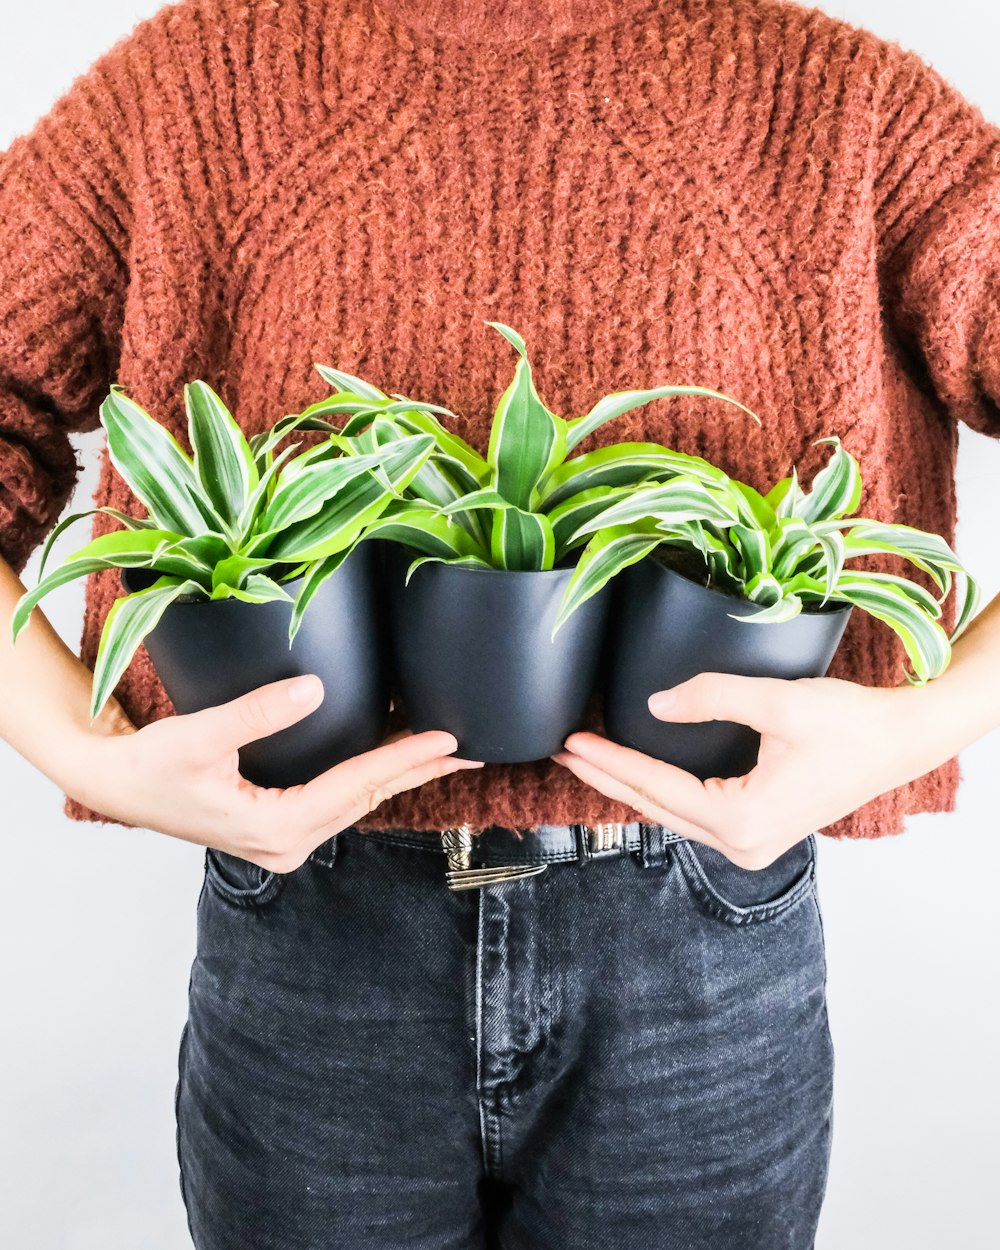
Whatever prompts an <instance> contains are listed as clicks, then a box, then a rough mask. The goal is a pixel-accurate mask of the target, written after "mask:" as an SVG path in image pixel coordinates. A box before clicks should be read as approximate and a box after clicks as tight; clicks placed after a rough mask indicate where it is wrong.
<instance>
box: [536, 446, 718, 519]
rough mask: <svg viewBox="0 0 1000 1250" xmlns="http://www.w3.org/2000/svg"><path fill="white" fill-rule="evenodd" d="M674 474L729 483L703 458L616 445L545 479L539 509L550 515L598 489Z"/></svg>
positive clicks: (572, 462) (571, 462) (563, 466)
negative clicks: (562, 506)
mask: <svg viewBox="0 0 1000 1250" xmlns="http://www.w3.org/2000/svg"><path fill="white" fill-rule="evenodd" d="M675 473H686V474H687V475H688V476H689V477H694V478H699V479H700V480H702V481H706V482H717V483H719V484H720V485H721V484H723V483H725V482H727V481H728V480H729V479H728V478H727V477H726V475H725V474H724V473H723V472H722V470H721V469H717V468H715V467H714V466H713V465H710V464H709V463H708V461H707V460H703V459H702V458H701V457H700V456H688V455H685V453H684V452H680V451H672V450H671V449H670V448H669V447H661V446H660V445H659V444H658V443H617V444H615V445H613V446H611V447H598V448H597V450H596V451H588V452H586V453H585V454H584V455H582V456H574V458H573V459H572V460H567V461H565V462H564V463H563V464H561V465H559V466H558V467H557V468H555V469H553V471H552V472H551V473H550V474H549V476H548V477H547V478H546V479H545V482H544V485H543V488H542V494H541V503H540V505H539V506H540V507H541V508H542V509H543V510H544V511H546V512H551V511H552V509H553V508H556V507H558V506H559V504H561V503H564V502H565V501H566V500H567V499H571V498H572V497H573V496H574V495H577V494H579V493H581V492H582V491H586V490H593V489H594V488H595V487H597V486H635V485H637V484H638V483H640V482H642V481H643V480H645V479H646V478H648V477H650V476H653V475H655V476H656V477H660V476H663V477H668V476H670V475H672V474H675Z"/></svg>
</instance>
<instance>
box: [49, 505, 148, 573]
mask: <svg viewBox="0 0 1000 1250" xmlns="http://www.w3.org/2000/svg"><path fill="white" fill-rule="evenodd" d="M95 512H106V513H107V514H108V515H109V516H113V517H115V518H116V519H117V520H119V521H121V522H122V524H123V525H124V526H125V527H126V528H127V529H130V530H138V529H157V528H158V526H157V524H156V522H155V521H152V520H149V519H146V518H139V517H133V516H129V514H128V513H127V512H120V511H119V510H118V509H117V508H112V507H110V506H108V505H107V504H102V505H101V507H99V508H86V509H84V511H83V512H73V513H71V514H70V515H69V516H67V517H63V519H62V520H61V521H60V522H59V524H58V525H56V526H55V528H54V529H51V530H50V531H49V534H48V537H47V538H46V540H45V544H44V546H43V547H42V554H41V559H40V560H39V562H38V576H39V578H41V576H42V574H43V573H44V572H45V565H46V562H47V561H48V558H49V552H50V551H51V550H52V545H53V543H54V542H55V541H56V539H57V538H58V537H59V535H60V534H62V533H63V532H64V531H65V530H67V529H69V527H70V526H71V525H72V524H74V522H76V521H80V520H82V519H83V518H84V517H85V516H93V515H94V513H95Z"/></svg>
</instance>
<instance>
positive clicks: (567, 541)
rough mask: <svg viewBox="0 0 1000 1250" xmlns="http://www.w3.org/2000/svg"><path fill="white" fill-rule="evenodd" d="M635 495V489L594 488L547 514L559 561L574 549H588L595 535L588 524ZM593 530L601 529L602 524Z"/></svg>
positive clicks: (577, 495) (626, 487) (618, 487)
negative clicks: (583, 547) (590, 540)
mask: <svg viewBox="0 0 1000 1250" xmlns="http://www.w3.org/2000/svg"><path fill="white" fill-rule="evenodd" d="M631 493H632V488H631V487H628V486H594V487H591V488H590V489H589V490H582V491H580V492H579V493H578V494H576V495H573V496H571V497H570V498H569V499H566V500H564V501H563V502H562V503H560V504H558V505H557V506H556V507H554V508H553V509H552V511H551V512H547V513H546V515H547V516H548V518H549V521H550V523H551V525H552V532H553V535H554V536H555V542H556V560H557V561H558V560H561V559H562V558H563V557H564V556H565V555H566V554H568V552H569V551H571V550H572V549H573V547H574V546H584V545H585V544H586V543H587V542H588V541H589V534H590V532H591V531H590V529H588V528H586V526H587V523H588V522H591V521H594V520H595V519H596V518H599V517H601V516H603V515H604V513H605V512H607V510H608V509H609V508H610V507H611V505H612V504H613V503H617V502H618V501H619V500H621V499H627V498H628V497H629V495H630V494H631ZM593 528H594V529H599V528H601V526H600V524H598V525H595V526H594V527H593ZM577 535H579V537H577Z"/></svg>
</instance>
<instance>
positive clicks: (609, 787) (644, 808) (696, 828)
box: [552, 751, 729, 855]
mask: <svg viewBox="0 0 1000 1250" xmlns="http://www.w3.org/2000/svg"><path fill="white" fill-rule="evenodd" d="M552 759H554V760H555V762H556V763H557V764H562V766H563V767H564V768H568V769H569V771H570V772H571V773H573V774H575V775H576V776H577V777H579V778H580V780H581V781H583V782H585V783H586V784H587V785H588V786H592V787H593V788H594V789H595V790H599V791H600V792H601V794H604V795H607V797H608V798H609V799H615V800H616V801H617V802H619V803H627V804H628V806H629V807H632V808H634V809H635V810H636V811H637V812H639V813H640V815H642V816H644V817H645V818H646V819H647V820H651V821H654V822H655V823H656V824H658V825H664V826H666V828H668V829H670V830H671V831H672V832H674V833H679V834H680V835H681V836H682V837H685V838H691V839H692V840H693V841H695V842H704V843H705V845H706V846H710V847H712V848H713V849H714V850H716V851H719V852H721V853H722V854H723V855H726V854H728V853H729V852H728V851H727V849H726V848H725V847H724V846H723V844H722V842H721V841H720V840H719V839H718V838H716V837H715V836H713V835H712V834H711V833H709V831H708V830H707V829H703V828H702V827H701V826H700V825H696V824H694V823H692V822H691V821H689V820H684V819H683V817H681V816H678V815H676V814H675V813H674V812H671V811H668V810H667V809H666V808H665V807H663V806H662V804H659V803H657V802H656V801H655V800H654V799H653V798H652V796H651V795H649V794H643V793H640V792H639V791H638V790H634V789H633V788H632V787H631V786H629V785H626V784H625V782H623V781H620V780H619V779H618V778H617V777H612V776H611V774H610V773H606V772H604V771H603V770H602V769H600V768H598V767H597V765H596V764H591V763H589V762H588V761H587V760H584V759H581V758H580V757H579V756H578V755H572V754H571V753H569V752H565V751H564V752H560V753H559V754H558V755H553V756H552Z"/></svg>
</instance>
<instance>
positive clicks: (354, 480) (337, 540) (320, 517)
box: [245, 436, 432, 561]
mask: <svg viewBox="0 0 1000 1250" xmlns="http://www.w3.org/2000/svg"><path fill="white" fill-rule="evenodd" d="M431 446H432V440H431V439H430V438H428V437H426V436H415V437H413V438H407V439H403V440H402V441H400V442H398V443H392V444H390V445H389V446H388V447H383V448H381V449H380V451H379V452H378V456H379V457H380V463H381V466H382V468H383V469H384V470H385V472H386V474H387V476H388V477H389V479H390V485H391V489H386V487H385V486H384V485H383V484H382V483H381V482H380V481H379V480H378V478H377V477H375V475H374V474H372V473H370V472H367V471H366V472H364V473H362V474H360V475H356V476H353V477H351V478H350V479H348V480H347V481H346V484H344V483H343V482H342V483H341V485H340V486H339V488H338V489H337V490H336V492H335V493H332V494H331V495H330V497H329V498H327V499H326V500H325V501H324V502H323V503H322V505H321V507H320V508H319V509H318V510H317V511H315V512H313V513H311V514H310V515H308V516H306V517H305V518H304V519H302V520H299V521H296V522H293V523H292V524H288V525H284V526H282V527H281V528H278V529H273V530H270V531H265V532H264V533H262V534H260V535H258V536H257V537H256V538H254V539H253V540H252V541H251V543H250V544H248V546H247V549H246V552H245V554H248V555H268V556H270V557H271V558H272V559H275V560H289V561H290V560H319V559H323V558H325V557H326V556H330V555H334V554H335V553H336V552H338V551H342V550H343V549H344V547H346V546H348V545H349V544H350V543H352V542H354V541H355V539H356V538H357V537H358V535H359V534H360V532H361V531H362V529H363V528H364V527H365V526H366V525H368V524H370V523H371V522H372V521H373V520H374V519H375V518H376V517H377V516H379V515H380V514H381V512H382V511H383V509H384V508H385V507H386V506H387V505H388V503H389V501H390V500H391V499H392V498H393V494H392V491H393V490H395V491H401V490H403V489H404V488H405V487H406V486H407V485H408V484H409V482H410V480H411V479H412V478H413V475H414V474H415V473H416V472H417V471H418V469H419V468H420V465H421V464H423V463H424V462H425V460H426V458H427V457H428V456H429V455H430V451H431ZM361 459H363V458H362V457H358V460H361ZM339 463H341V462H338V464H339ZM343 463H346V464H348V465H350V464H352V463H357V461H351V460H350V459H348V458H345V460H344V461H343ZM327 467H328V470H330V471H332V469H333V468H334V467H335V466H333V465H330V466H327ZM275 498H277V496H275Z"/></svg>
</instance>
